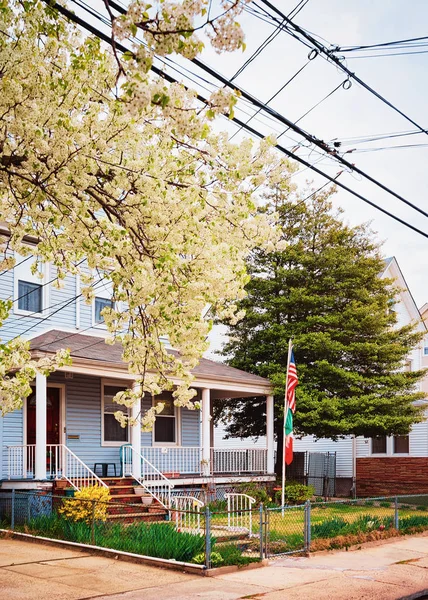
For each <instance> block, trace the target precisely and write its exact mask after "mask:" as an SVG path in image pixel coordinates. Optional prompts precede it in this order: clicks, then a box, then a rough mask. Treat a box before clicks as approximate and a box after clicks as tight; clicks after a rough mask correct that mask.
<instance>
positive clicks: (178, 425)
mask: <svg viewBox="0 0 428 600" xmlns="http://www.w3.org/2000/svg"><path fill="white" fill-rule="evenodd" d="M32 262H33V259H32V258H29V259H22V258H20V257H17V265H16V267H15V269H14V270H13V271H10V272H5V273H2V274H1V288H0V297H1V298H4V299H6V298H13V299H14V306H13V309H12V312H11V315H10V317H9V318H8V319H7V321H6V322H5V324H4V326H3V328H2V330H1V332H0V337H1V338H2V339H3V341H7V340H9V339H11V338H13V337H15V336H18V335H23V336H24V337H26V338H29V339H30V341H31V352H32V354H33V356H34V357H41V356H49V355H50V354H51V353H53V352H55V351H56V350H57V349H60V348H63V347H68V348H69V349H70V352H71V357H72V359H73V364H72V365H71V366H67V367H64V368H61V369H59V370H58V371H57V372H55V373H53V374H52V375H50V376H49V377H47V378H46V377H44V376H42V375H38V376H37V378H36V381H35V382H34V388H33V393H32V394H31V395H30V396H29V398H27V400H26V401H25V402H24V406H23V408H22V409H21V410H16V411H15V412H13V413H10V414H7V415H6V416H5V417H3V418H1V417H0V446H1V449H2V453H1V460H0V481H1V486H2V487H3V489H5V488H11V487H13V488H17V487H21V488H23V489H31V488H36V487H48V488H49V487H50V486H51V485H52V481H53V480H55V479H58V478H61V477H65V478H67V479H68V480H70V481H71V482H72V483H73V485H75V487H81V486H82V485H85V484H88V483H91V482H94V481H99V479H101V480H102V479H103V477H105V478H107V477H108V478H111V476H112V475H113V474H116V475H117V476H120V475H121V474H125V475H127V476H130V477H131V476H132V477H133V478H134V479H137V480H139V481H141V480H142V479H144V478H146V479H147V478H150V477H151V478H152V480H162V482H163V484H164V485H169V484H165V480H168V482H170V481H171V480H172V481H173V483H174V489H175V490H177V489H180V486H187V487H193V488H194V487H197V486H202V485H208V484H209V485H212V484H217V485H222V484H223V485H226V484H228V485H230V484H231V483H232V484H233V483H236V482H241V481H248V480H254V479H256V480H259V481H268V480H272V479H273V478H274V476H273V471H274V447H273V397H272V396H271V393H272V389H271V385H270V383H269V381H268V380H266V379H263V378H261V377H258V376H255V375H251V374H248V373H245V372H243V371H240V370H238V369H234V368H232V367H229V366H226V365H222V364H220V363H217V362H214V361H211V360H207V359H202V360H201V361H200V363H199V365H198V366H197V367H196V368H195V369H194V371H193V372H194V375H195V380H194V384H193V387H194V388H195V389H196V390H197V394H198V399H199V400H200V401H201V404H202V409H201V411H199V410H188V409H187V408H180V407H176V406H174V404H173V401H172V396H171V394H170V393H164V394H162V395H161V397H156V398H151V397H149V396H146V397H144V399H143V400H142V405H141V411H142V413H144V411H145V410H147V408H148V407H150V406H151V405H152V402H156V401H159V400H161V401H162V402H165V408H164V410H163V412H162V413H161V414H160V415H159V416H158V417H157V420H156V424H155V427H154V431H153V432H150V433H144V432H143V433H142V432H141V429H140V426H139V424H138V423H137V425H135V426H132V427H126V428H122V427H121V426H120V425H119V423H118V421H117V420H116V419H115V417H114V414H113V413H114V412H115V411H116V410H121V409H122V410H126V409H124V407H122V406H120V405H117V404H115V403H113V402H112V398H113V396H114V395H115V394H116V393H117V392H118V391H119V390H120V389H124V388H125V387H129V386H132V384H133V376H132V375H130V374H129V373H128V370H127V366H126V364H124V363H123V362H122V359H121V353H122V351H121V347H120V346H118V345H114V346H110V345H107V344H105V343H104V336H105V335H106V330H105V326H104V325H103V318H102V316H101V311H102V309H103V308H104V307H105V306H109V305H111V290H110V288H109V286H108V284H103V283H101V284H100V285H96V286H95V299H94V300H93V302H92V303H91V305H88V304H86V303H85V302H84V301H83V300H82V299H81V297H79V294H80V281H79V277H75V276H71V275H69V276H67V278H66V279H65V282H64V287H63V288H62V289H56V288H55V287H54V286H53V285H52V282H53V281H55V277H56V272H55V269H54V268H53V267H51V266H50V265H45V266H44V267H43V271H42V272H41V273H40V274H36V275H34V274H32V273H31V265H32ZM76 297H77V298H76ZM170 351H173V350H170ZM174 383H177V384H178V383H179V381H176V382H174ZM243 396H249V397H254V396H265V397H266V402H267V411H266V412H267V432H268V435H267V442H266V443H265V444H264V445H263V446H261V447H255V446H252V444H247V446H248V447H247V448H246V450H245V451H244V452H242V451H241V450H239V451H238V450H236V449H234V448H231V447H228V446H227V445H220V446H217V445H216V442H217V438H215V439H213V438H214V436H213V435H212V427H211V422H210V421H211V416H210V414H211V407H212V404H213V403H215V402H216V400H217V399H221V398H225V397H227V398H233V397H243ZM139 415H140V406H136V407H133V409H132V410H131V416H133V417H135V418H137V420H138V419H139V418H140V416H139ZM149 475H150V477H149Z"/></svg>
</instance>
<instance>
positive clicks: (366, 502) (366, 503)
mask: <svg viewBox="0 0 428 600" xmlns="http://www.w3.org/2000/svg"><path fill="white" fill-rule="evenodd" d="M373 504H374V502H373V500H366V501H365V502H364V506H373Z"/></svg>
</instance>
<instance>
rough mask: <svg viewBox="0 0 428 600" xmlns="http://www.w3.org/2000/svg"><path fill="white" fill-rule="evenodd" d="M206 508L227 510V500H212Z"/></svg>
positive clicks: (216, 510)
mask: <svg viewBox="0 0 428 600" xmlns="http://www.w3.org/2000/svg"><path fill="white" fill-rule="evenodd" d="M208 508H209V509H210V510H211V511H212V512H224V511H226V510H227V500H213V502H209V504H208Z"/></svg>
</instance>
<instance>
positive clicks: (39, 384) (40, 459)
mask: <svg viewBox="0 0 428 600" xmlns="http://www.w3.org/2000/svg"><path fill="white" fill-rule="evenodd" d="M46 439H47V438H46V377H45V375H40V374H39V373H37V375H36V452H35V465H34V479H39V480H40V479H46Z"/></svg>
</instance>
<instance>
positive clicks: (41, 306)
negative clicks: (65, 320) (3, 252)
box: [13, 252, 50, 318]
mask: <svg viewBox="0 0 428 600" xmlns="http://www.w3.org/2000/svg"><path fill="white" fill-rule="evenodd" d="M15 261H16V262H15V267H14V269H13V297H14V298H15V299H16V302H15V303H14V309H13V310H14V313H15V314H18V315H19V314H21V315H27V316H32V317H39V318H40V317H42V316H44V315H46V311H47V307H48V306H49V285H47V284H48V280H49V270H50V269H49V264H47V263H44V264H39V265H38V269H37V271H36V272H35V273H33V272H32V268H33V267H34V263H35V261H36V259H35V258H34V256H32V255H31V254H30V255H29V256H27V257H23V256H21V255H19V254H17V253H16V252H15Z"/></svg>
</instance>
